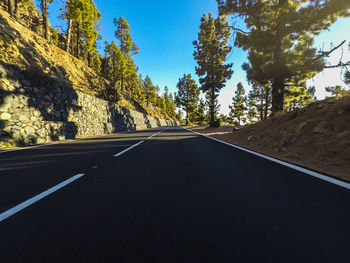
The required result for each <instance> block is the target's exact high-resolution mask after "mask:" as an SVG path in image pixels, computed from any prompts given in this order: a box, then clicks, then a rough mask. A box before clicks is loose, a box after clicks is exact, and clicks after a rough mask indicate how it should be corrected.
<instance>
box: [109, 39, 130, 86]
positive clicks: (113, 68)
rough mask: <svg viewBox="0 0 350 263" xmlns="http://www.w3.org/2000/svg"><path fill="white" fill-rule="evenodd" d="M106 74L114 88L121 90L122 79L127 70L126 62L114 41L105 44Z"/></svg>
mask: <svg viewBox="0 0 350 263" xmlns="http://www.w3.org/2000/svg"><path fill="white" fill-rule="evenodd" d="M105 54H106V55H105V59H106V64H107V65H106V72H104V74H105V77H106V78H107V79H109V80H110V81H111V83H112V87H113V88H116V89H117V91H118V89H119V90H120V86H121V79H122V76H123V74H124V72H125V70H126V62H125V59H124V56H123V54H122V52H121V51H120V49H119V47H118V46H117V45H116V43H115V42H114V41H112V43H111V44H109V43H108V42H107V41H106V42H105Z"/></svg>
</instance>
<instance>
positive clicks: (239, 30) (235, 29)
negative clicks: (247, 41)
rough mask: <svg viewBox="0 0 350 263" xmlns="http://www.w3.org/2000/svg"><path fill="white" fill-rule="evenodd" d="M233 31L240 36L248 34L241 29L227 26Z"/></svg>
mask: <svg viewBox="0 0 350 263" xmlns="http://www.w3.org/2000/svg"><path fill="white" fill-rule="evenodd" d="M229 27H230V28H231V29H232V30H233V31H236V32H237V31H238V32H241V33H242V34H244V35H248V34H249V33H250V32H246V31H243V30H242V29H239V28H237V27H234V26H229Z"/></svg>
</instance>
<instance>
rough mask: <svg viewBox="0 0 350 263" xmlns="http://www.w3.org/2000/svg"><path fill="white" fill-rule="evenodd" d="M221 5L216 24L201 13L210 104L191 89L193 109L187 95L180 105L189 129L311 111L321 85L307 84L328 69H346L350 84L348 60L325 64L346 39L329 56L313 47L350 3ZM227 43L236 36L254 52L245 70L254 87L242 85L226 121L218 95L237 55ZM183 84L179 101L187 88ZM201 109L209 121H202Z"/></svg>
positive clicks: (340, 92)
mask: <svg viewBox="0 0 350 263" xmlns="http://www.w3.org/2000/svg"><path fill="white" fill-rule="evenodd" d="M217 2H218V8H219V16H218V17H217V18H215V19H214V18H213V16H212V14H208V15H206V14H205V15H204V16H203V18H202V20H201V26H200V32H199V34H198V40H196V41H194V43H193V44H194V48H195V51H194V58H195V60H196V61H197V64H198V66H197V67H196V73H197V75H198V77H199V84H200V86H199V89H200V90H201V91H202V94H201V96H200V98H205V99H206V102H205V104H203V103H202V104H200V100H199V99H198V96H197V95H192V93H191V92H190V90H191V89H192V87H191V86H190V85H189V86H188V87H187V90H188V96H189V97H188V98H187V100H186V101H188V105H186V101H184V100H181V98H179V99H178V100H176V101H177V102H178V103H177V105H178V106H181V107H182V108H183V109H184V110H185V112H186V124H187V125H190V124H193V125H198V124H201V125H202V124H203V123H205V124H207V125H209V126H211V127H219V126H220V125H223V124H226V125H238V126H240V125H244V124H252V123H256V122H259V121H262V120H266V119H268V118H271V117H274V116H279V115H281V114H284V113H286V112H292V111H295V110H297V109H300V108H305V107H306V106H308V105H309V104H310V103H312V102H314V101H315V100H316V97H315V92H316V88H317V87H314V86H311V87H308V86H307V85H306V83H307V80H309V79H311V78H312V77H314V76H315V75H316V74H317V73H319V72H321V71H322V70H323V69H325V68H343V70H344V72H345V73H344V76H343V78H344V82H345V83H346V84H347V85H349V84H350V72H349V70H348V68H347V67H348V66H350V62H343V61H342V60H341V59H340V60H339V63H338V64H336V65H332V64H329V63H328V61H327V58H328V57H329V55H330V54H331V53H332V52H334V51H335V50H337V49H339V48H342V47H343V45H344V44H345V43H346V41H345V40H344V41H343V42H342V43H339V44H337V45H336V46H335V47H334V48H332V49H331V50H328V51H317V49H316V48H315V47H313V45H314V39H315V37H317V36H318V35H319V34H320V33H321V31H323V30H327V29H329V27H330V26H331V25H332V24H333V23H335V22H336V21H337V19H338V18H340V17H348V16H349V15H350V11H349V10H350V9H349V8H350V2H349V1H341V0H324V1H316V0H309V1H307V0H298V1H288V0H272V1H266V0H259V1H245V0H217ZM227 21H230V23H228V22H227ZM238 25H239V26H238ZM229 38H233V43H234V46H235V47H236V48H241V49H243V50H245V51H247V52H248V61H247V62H245V63H244V64H243V65H242V69H244V70H245V71H246V74H247V80H248V83H249V84H250V86H251V87H243V85H242V83H238V84H237V89H236V92H235V94H232V96H233V98H232V105H231V106H230V113H229V114H228V115H227V116H225V115H222V114H221V115H219V107H220V105H218V101H217V97H218V95H219V93H220V90H221V89H222V88H223V87H224V86H225V83H226V80H227V79H230V78H231V76H233V77H234V73H233V72H232V70H231V68H232V64H228V63H226V62H225V61H226V60H227V57H228V54H230V56H233V57H234V52H233V53H232V52H231V51H232V47H231V46H230V45H229V44H228V39H229ZM180 82H181V79H180ZM180 82H179V83H180ZM180 86H181V90H180V89H179V93H180V95H179V96H180V97H181V96H182V95H181V94H183V93H184V92H183V90H184V87H183V85H180ZM185 88H186V86H185ZM248 90H249V91H248ZM326 91H327V92H329V93H330V95H331V96H335V97H337V98H340V97H342V96H346V95H349V91H348V87H342V86H334V87H327V88H326ZM191 96H192V97H191ZM194 101H196V103H194ZM189 104H191V105H189ZM203 105H204V106H203ZM200 107H201V109H199V108H200ZM203 108H204V113H205V114H204V118H203V117H199V116H198V112H199V111H201V112H203Z"/></svg>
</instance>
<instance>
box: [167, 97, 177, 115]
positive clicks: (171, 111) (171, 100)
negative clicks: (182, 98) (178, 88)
mask: <svg viewBox="0 0 350 263" xmlns="http://www.w3.org/2000/svg"><path fill="white" fill-rule="evenodd" d="M168 114H169V116H170V117H172V118H176V104H175V101H174V96H173V94H171V93H170V94H169V107H168Z"/></svg>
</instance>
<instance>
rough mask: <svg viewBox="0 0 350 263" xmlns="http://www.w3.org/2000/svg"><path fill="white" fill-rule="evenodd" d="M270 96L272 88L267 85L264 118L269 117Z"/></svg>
mask: <svg viewBox="0 0 350 263" xmlns="http://www.w3.org/2000/svg"><path fill="white" fill-rule="evenodd" d="M269 97H270V89H269V88H268V87H267V88H265V116H264V120H266V119H267V115H268V114H269V106H270V105H269Z"/></svg>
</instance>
